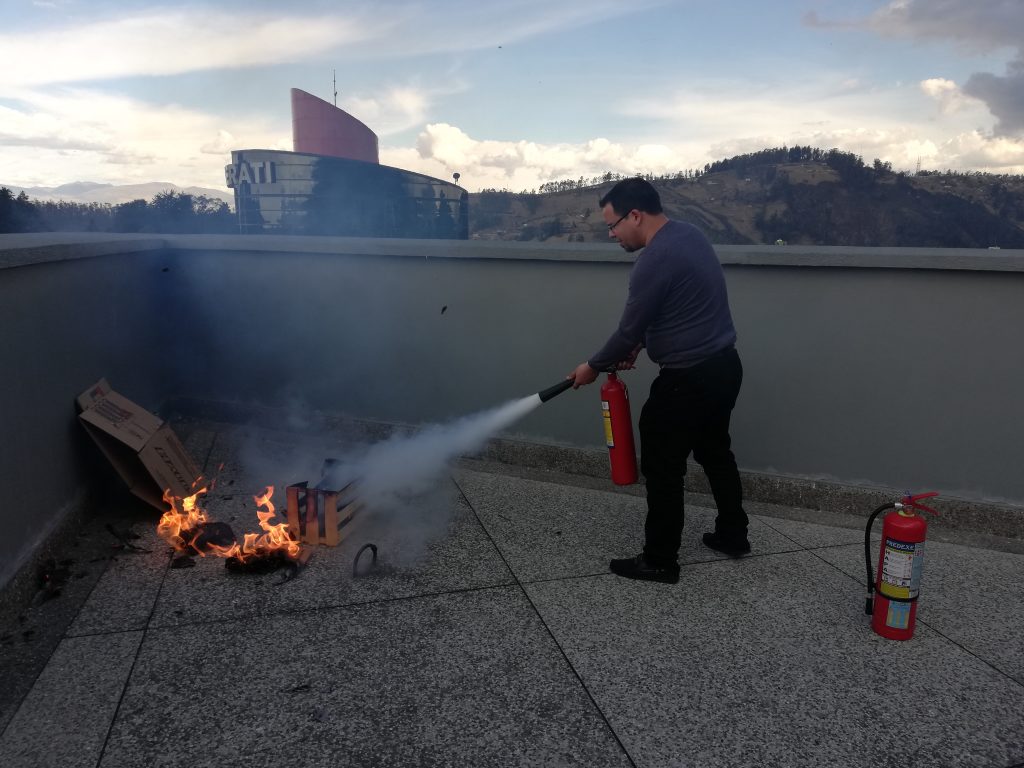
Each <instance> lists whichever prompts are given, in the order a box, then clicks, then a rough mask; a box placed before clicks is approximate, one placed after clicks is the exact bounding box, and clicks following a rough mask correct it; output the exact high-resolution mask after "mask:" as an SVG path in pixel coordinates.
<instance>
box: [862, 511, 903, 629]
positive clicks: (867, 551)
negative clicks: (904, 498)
mask: <svg viewBox="0 0 1024 768" xmlns="http://www.w3.org/2000/svg"><path fill="white" fill-rule="evenodd" d="M895 507H896V505H895V504H893V503H891V502H890V503H888V504H883V505H882V506H880V507H879V508H878V509H876V510H875V511H874V512H872V513H871V517H869V518H868V524H867V527H866V528H865V529H864V566H865V568H867V572H868V596H867V599H866V600H865V602H864V613H866V614H867V615H868V616H870V615H871V614H872V612H873V611H874V607H875V606H874V597H873V595H874V592H875V576H874V573H872V571H871V526H872V525H874V522H875V518H876V517H878V516H879V515H880V514H881V513H882V512H885V510H887V509H895Z"/></svg>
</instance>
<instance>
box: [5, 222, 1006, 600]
mask: <svg viewBox="0 0 1024 768" xmlns="http://www.w3.org/2000/svg"><path fill="white" fill-rule="evenodd" d="M718 252H719V255H720V258H721V259H722V261H723V263H724V264H725V269H726V277H727V280H728V284H729V291H730V297H731V302H732V307H733V312H734V316H735V320H736V325H737V330H738V332H739V336H740V341H739V345H738V346H739V349H740V353H741V356H742V358H743V361H744V366H745V380H744V386H743V391H742V393H741V395H740V403H739V405H738V407H737V410H736V413H735V418H734V428H733V434H734V448H735V451H736V454H737V458H738V461H739V463H740V465H741V467H742V468H743V469H744V470H745V471H746V472H747V473H750V474H751V476H753V475H754V474H757V475H766V476H775V477H783V478H792V479H798V480H804V481H823V482H829V483H840V484H847V485H855V486H859V485H868V486H879V487H888V488H909V489H913V490H938V491H940V492H942V493H943V494H946V495H950V496H954V497H958V498H962V499H965V500H973V501H985V502H997V503H1001V504H1003V505H1009V506H1015V505H1016V506H1024V474H1022V473H1021V472H1020V471H1019V465H1020V455H1021V451H1020V449H1019V447H1018V446H1019V431H1020V426H1021V424H1024V404H1022V399H1021V397H1020V393H1021V392H1022V391H1024V355H1020V354H1019V353H1018V352H1017V351H1016V346H1017V343H1016V341H1015V339H1014V337H1015V335H1016V332H1017V330H1016V329H1018V328H1021V327H1024V300H1022V299H1024V253H1022V252H1020V251H978V252H975V251H922V250H920V249H852V248H841V249H830V248H819V249H815V248H806V247H746V246H743V247H741V246H732V247H728V246H723V247H719V248H718ZM630 265H631V259H630V258H629V257H627V256H626V255H625V254H623V253H622V252H621V251H620V250H619V249H618V248H617V247H616V246H614V245H589V244H571V245H558V246H547V245H544V244H536V243H522V244H520V243H490V242H487V243H485V242H474V241H468V242H465V241H462V242H449V241H409V240H360V239H338V238H301V237H214V236H159V237H148V238H147V237H141V238H140V237H139V236H109V235H107V236H101V235H91V236H90V235H76V236H69V235H63V236H42V235H40V236H24V235H23V236H11V237H4V238H0V321H2V325H0V339H3V346H2V355H0V359H2V360H3V362H4V365H5V369H6V372H5V376H4V377H2V378H0V394H2V395H3V399H4V402H5V408H4V414H3V428H4V434H5V437H6V438H7V441H8V443H7V445H8V447H7V448H5V450H4V457H5V459H4V462H3V466H2V468H0V520H2V522H3V523H4V524H5V526H6V530H7V532H8V536H7V537H6V538H5V539H4V540H3V541H2V542H0V558H2V563H3V564H2V566H0V583H2V582H3V581H6V580H7V579H8V578H9V577H10V575H11V573H13V571H14V570H15V569H16V568H17V566H18V565H19V564H20V563H22V562H23V561H24V559H25V557H26V556H27V555H26V553H27V552H29V551H31V550H32V549H33V548H34V547H35V546H36V545H37V544H38V542H39V540H40V537H41V536H42V535H43V534H44V533H45V531H46V530H48V529H49V528H50V527H52V526H53V525H55V524H56V522H57V521H58V520H59V519H60V518H61V517H62V516H63V515H65V514H66V510H67V508H68V507H69V505H72V506H73V505H74V504H75V503H76V499H77V498H78V495H79V493H80V490H81V489H82V488H83V487H84V486H86V485H87V483H86V480H87V476H88V474H89V472H90V471H92V470H95V468H96V466H98V464H100V463H101V462H97V461H96V457H95V456H94V453H95V452H94V450H93V449H92V447H91V445H90V444H89V443H88V442H87V439H86V437H85V436H84V434H83V433H82V432H81V430H80V428H79V427H78V425H77V424H76V423H75V414H74V408H73V399H74V397H75V395H76V394H77V393H78V392H80V391H81V390H82V389H84V388H85V387H87V386H88V385H90V384H91V383H93V381H95V380H96V379H98V378H100V377H101V376H105V377H107V378H108V379H109V380H110V381H111V383H112V384H113V386H114V387H115V388H116V389H117V390H119V391H120V392H122V393H123V394H125V395H126V396H128V397H129V398H131V399H133V400H136V401H137V402H139V403H140V404H142V405H143V406H145V407H147V408H151V409H154V410H155V409H157V408H158V407H159V406H160V405H161V404H162V403H165V402H167V401H168V400H170V399H171V398H193V399H196V400H207V401H216V402H230V403H239V404H243V405H246V406H256V405H262V406H270V407H275V408H285V409H288V411H289V412H291V413H293V414H294V416H295V419H296V423H299V422H301V421H302V420H303V419H307V420H308V418H310V417H311V416H312V417H314V418H315V414H316V413H317V412H328V413H344V414H348V415H350V416H352V417H354V418H360V419H374V420H378V421H383V422H397V423H407V424H420V423H426V422H442V421H448V420H451V419H455V418H458V417H460V416H464V415H466V414H469V413H472V412H475V411H479V410H483V409H487V408H490V407H493V406H496V405H499V404H502V403H504V402H507V401H508V400H511V399H516V398H520V397H523V396H524V395H527V394H530V393H532V392H536V391H538V390H540V389H542V388H544V387H547V386H549V385H551V384H554V383H556V382H557V381H558V380H560V379H561V378H562V377H564V376H565V374H566V373H567V372H568V371H570V370H571V369H572V368H573V367H574V366H575V365H576V364H577V363H578V362H580V361H581V360H583V359H585V358H586V357H587V356H588V355H590V354H591V353H592V352H593V351H594V350H595V349H597V347H598V346H600V344H601V343H602V342H603V341H604V340H605V338H606V337H607V335H608V334H609V333H610V332H611V331H612V330H613V328H614V326H615V323H616V322H617V320H618V316H619V313H620V311H621V307H622V303H623V301H624V299H625V295H626V284H627V280H628V274H629V269H630ZM654 373H655V371H654V370H653V366H652V365H651V364H650V363H649V362H647V361H644V362H643V363H642V365H641V367H640V368H639V369H638V370H637V371H635V372H631V373H629V374H627V379H626V380H627V383H628V384H629V387H630V391H631V393H632V397H633V402H634V417H636V416H638V415H639V408H640V404H641V403H642V402H643V399H644V397H645V395H646V389H647V387H648V386H649V384H650V381H651V380H652V378H653V376H654ZM599 413H600V411H599V403H598V393H597V388H596V387H590V388H587V389H583V390H581V391H577V392H569V393H566V394H564V395H562V396H560V397H558V398H556V399H555V400H553V401H551V402H550V403H547V404H545V405H544V406H543V407H541V408H539V409H538V410H537V411H535V412H534V413H532V414H531V415H529V416H528V417H527V418H525V419H524V420H523V421H521V422H520V423H519V424H517V425H515V426H514V427H513V428H512V429H510V430H509V432H508V434H506V435H505V437H506V438H510V439H517V440H525V441H527V442H535V443H545V444H549V445H557V446H565V447H574V448H582V449H588V448H590V449H599V448H600V446H601V445H602V440H603V438H602V430H601V422H600V417H599ZM89 462H92V464H89ZM30 489H31V490H30ZM40 489H42V490H40ZM26 509H30V510H32V513H31V515H30V517H29V518H25V510H26Z"/></svg>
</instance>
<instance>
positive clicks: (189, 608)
mask: <svg viewBox="0 0 1024 768" xmlns="http://www.w3.org/2000/svg"><path fill="white" fill-rule="evenodd" d="M447 485H448V488H447V490H446V491H445V492H444V493H443V494H440V495H435V496H433V497H431V498H429V499H423V500H421V502H422V503H423V504H424V506H420V507H414V508H410V509H409V510H405V511H404V513H403V516H399V517H397V518H394V517H387V516H383V515H382V516H378V517H374V516H373V515H363V513H359V516H357V518H356V519H355V520H354V522H355V523H356V525H354V528H353V532H352V533H351V534H350V536H349V538H347V539H346V540H344V541H343V542H342V543H341V545H339V546H337V547H326V546H316V547H312V552H313V554H312V559H311V560H310V562H309V564H308V565H307V566H306V567H305V568H303V569H302V570H301V571H300V572H299V573H298V575H297V577H296V578H294V579H292V580H290V581H287V582H285V583H281V582H282V581H283V580H284V578H285V575H286V571H284V570H278V571H275V572H272V573H269V574H263V575H249V574H233V573H230V572H229V571H228V570H227V569H226V568H225V563H224V561H223V560H221V559H217V558H212V557H203V558H195V567H193V568H185V569H170V570H168V571H167V576H166V578H165V580H164V584H163V588H162V590H161V593H160V598H159V600H158V602H157V606H156V610H155V613H154V616H153V619H152V624H153V625H154V626H164V625H168V624H181V623H188V622H197V621H212V620H219V619H229V618H239V617H244V616H252V615H266V614H272V613H277V612H282V611H302V610H316V609H322V608H329V607H335V606H340V605H349V604H353V603H361V602H370V601H374V600H389V599H394V598H399V597H410V596H412V595H421V594H431V593H437V592H447V591H453V590H464V589H478V588H481V587H490V586H496V585H501V584H510V583H512V582H513V577H512V574H511V573H510V572H509V570H508V568H507V567H506V566H505V564H504V563H503V562H502V560H501V557H500V556H499V555H498V553H497V552H496V551H495V549H494V547H493V545H492V544H491V542H490V541H489V540H488V539H487V537H486V535H485V533H484V531H483V530H482V529H481V527H480V524H479V522H478V521H477V520H476V518H475V517H474V515H473V513H472V511H471V510H470V509H469V507H468V506H467V505H466V504H465V502H463V501H461V499H460V498H459V497H458V495H457V493H456V491H455V488H454V486H453V485H452V484H451V482H450V481H448V483H447ZM210 508H211V510H215V511H213V512H212V516H213V517H214V519H217V520H226V521H232V522H231V525H232V527H233V528H234V530H235V533H236V535H239V536H240V535H241V533H242V532H244V531H246V530H258V529H257V528H256V526H255V525H252V526H249V527H245V526H243V525H239V524H238V523H237V521H236V518H239V519H240V518H243V517H244V518H246V519H249V518H250V516H252V517H254V515H253V514H252V509H253V505H252V503H249V505H248V506H247V507H245V508H244V509H242V510H241V511H238V510H237V509H236V511H235V513H232V512H231V511H230V509H228V508H227V507H226V506H221V507H214V505H211V507H210ZM243 513H244V514H243ZM370 542H372V543H375V544H376V545H377V547H378V560H377V564H376V566H374V567H372V568H371V567H370V565H371V561H372V558H371V553H370V552H369V551H367V552H365V553H364V554H363V555H362V557H361V558H360V561H359V570H360V573H361V575H360V576H358V577H354V576H353V559H354V557H355V555H356V553H357V551H358V550H359V549H360V548H361V547H362V546H363V545H364V544H366V543H370ZM306 546H308V545H306Z"/></svg>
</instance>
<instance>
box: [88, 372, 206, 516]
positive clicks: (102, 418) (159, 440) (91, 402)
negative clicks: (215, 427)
mask: <svg viewBox="0 0 1024 768" xmlns="http://www.w3.org/2000/svg"><path fill="white" fill-rule="evenodd" d="M78 408H79V410H80V411H81V413H80V414H79V416H78V418H79V419H81V421H82V426H84V427H85V429H86V431H87V432H88V433H89V434H90V435H92V438H93V440H95V441H96V443H97V445H99V447H100V450H102V451H103V453H104V455H106V457H107V458H108V459H109V460H110V463H111V464H113V465H114V469H116V470H117V472H118V474H119V475H121V477H122V478H123V479H124V481H125V482H126V483H127V484H128V488H129V489H130V490H131V492H132V493H134V494H135V495H136V496H138V497H139V498H140V499H142V500H143V501H145V502H147V503H148V504H152V505H153V506H154V507H156V508H157V509H159V510H161V511H163V510H166V509H167V505H166V504H165V503H164V501H163V496H164V490H169V491H170V493H171V495H172V496H181V497H185V496H191V495H192V494H193V493H195V492H196V491H197V490H199V489H200V488H203V487H204V486H205V480H204V478H203V477H202V474H201V473H200V471H199V468H198V467H197V466H196V463H195V462H194V461H192V458H191V457H190V456H189V455H188V453H187V452H186V451H185V447H184V446H183V445H182V444H181V441H180V440H179V439H178V437H177V435H175V434H174V432H173V431H172V430H171V428H170V426H169V425H167V424H165V423H164V422H163V420H161V419H160V418H158V417H157V416H154V415H153V414H152V413H150V412H149V411H147V410H145V409H144V408H142V407H141V406H139V405H136V404H135V403H133V402H132V401H131V400H129V399H128V398H126V397H123V396H122V395H119V394H118V393H117V392H115V391H113V390H112V389H111V388H110V385H109V384H108V383H107V380H106V379H100V380H99V381H98V382H96V383H95V384H94V385H93V386H91V387H89V389H87V390H86V391H85V392H83V393H82V394H81V395H79V396H78Z"/></svg>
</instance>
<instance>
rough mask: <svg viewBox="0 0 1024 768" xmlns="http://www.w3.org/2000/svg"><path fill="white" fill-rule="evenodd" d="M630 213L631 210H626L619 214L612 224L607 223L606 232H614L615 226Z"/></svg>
mask: <svg viewBox="0 0 1024 768" xmlns="http://www.w3.org/2000/svg"><path fill="white" fill-rule="evenodd" d="M631 213H632V211H627V212H626V213H624V214H622V215H621V216H619V218H618V220H617V221H616V222H615V223H614V224H609V225H608V233H609V234H611V233H612V232H614V231H615V228H616V227H617V226H619V224H621V223H622V220H623V219H625V218H626V217H627V216H629V214H631Z"/></svg>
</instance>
